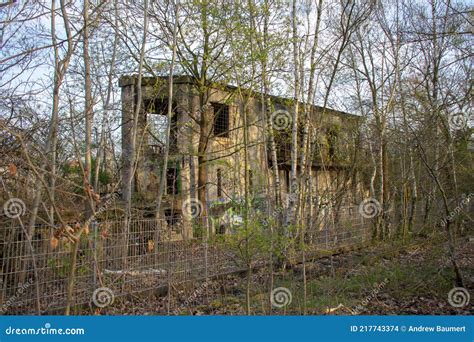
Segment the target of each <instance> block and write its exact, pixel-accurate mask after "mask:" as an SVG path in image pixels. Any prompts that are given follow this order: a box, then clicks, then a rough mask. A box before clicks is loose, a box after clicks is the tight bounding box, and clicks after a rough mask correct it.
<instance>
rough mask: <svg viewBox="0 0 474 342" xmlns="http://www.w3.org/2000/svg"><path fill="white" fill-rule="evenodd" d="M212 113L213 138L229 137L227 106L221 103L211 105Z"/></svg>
mask: <svg viewBox="0 0 474 342" xmlns="http://www.w3.org/2000/svg"><path fill="white" fill-rule="evenodd" d="M212 109H213V111H214V136H216V137H224V138H228V137H229V106H227V105H225V104H221V103H215V102H213V103H212Z"/></svg>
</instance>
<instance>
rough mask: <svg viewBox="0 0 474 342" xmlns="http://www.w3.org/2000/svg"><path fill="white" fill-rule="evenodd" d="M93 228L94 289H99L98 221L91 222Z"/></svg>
mask: <svg viewBox="0 0 474 342" xmlns="http://www.w3.org/2000/svg"><path fill="white" fill-rule="evenodd" d="M91 228H92V253H93V255H94V262H93V269H94V271H93V273H92V284H93V286H94V289H96V288H97V270H98V268H99V264H98V262H97V229H98V224H97V221H92V222H91Z"/></svg>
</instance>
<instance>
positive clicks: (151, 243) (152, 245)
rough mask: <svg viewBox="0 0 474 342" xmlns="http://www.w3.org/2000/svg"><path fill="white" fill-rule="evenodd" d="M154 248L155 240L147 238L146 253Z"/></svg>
mask: <svg viewBox="0 0 474 342" xmlns="http://www.w3.org/2000/svg"><path fill="white" fill-rule="evenodd" d="M154 249H155V241H153V240H148V244H147V250H148V253H151V252H153V250H154Z"/></svg>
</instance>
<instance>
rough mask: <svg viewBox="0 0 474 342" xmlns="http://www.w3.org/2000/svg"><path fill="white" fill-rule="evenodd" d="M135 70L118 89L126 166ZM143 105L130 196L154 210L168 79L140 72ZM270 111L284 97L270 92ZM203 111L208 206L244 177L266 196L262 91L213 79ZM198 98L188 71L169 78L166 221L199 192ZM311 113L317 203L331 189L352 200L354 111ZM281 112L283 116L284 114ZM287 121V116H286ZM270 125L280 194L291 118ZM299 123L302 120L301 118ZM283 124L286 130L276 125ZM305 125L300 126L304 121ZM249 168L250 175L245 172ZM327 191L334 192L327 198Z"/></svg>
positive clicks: (282, 104)
mask: <svg viewBox="0 0 474 342" xmlns="http://www.w3.org/2000/svg"><path fill="white" fill-rule="evenodd" d="M136 83H137V77H136V76H125V77H122V78H121V79H120V83H119V85H120V87H121V91H122V151H123V153H122V158H123V165H124V169H125V167H126V165H130V158H129V156H128V155H127V153H126V151H127V147H128V146H129V145H130V143H131V139H132V137H131V127H132V125H133V115H134V110H135V104H136V103H137V94H136ZM141 91H142V108H141V110H140V115H139V117H138V128H137V146H138V147H137V155H138V160H137V165H136V171H135V173H134V178H133V185H132V194H133V199H134V200H136V201H138V202H141V203H143V207H144V209H146V207H147V205H148V206H149V207H150V209H151V210H154V203H155V200H156V196H157V193H158V189H159V183H160V174H161V168H162V167H163V153H164V149H165V127H166V126H167V124H168V121H167V106H168V100H167V98H168V95H167V94H168V78H167V77H157V78H152V77H144V78H142V90H141ZM271 102H272V107H273V108H272V112H278V111H279V112H285V111H288V112H289V113H291V110H292V105H291V101H290V102H289V100H288V99H285V98H280V97H275V96H271ZM206 103H207V105H206V106H205V107H204V112H205V113H206V115H209V117H211V118H212V121H211V124H210V126H212V127H211V128H210V129H209V135H208V137H207V138H208V139H207V140H206V143H207V145H208V146H207V149H206V151H207V152H206V170H207V186H206V198H207V205H208V206H212V205H213V203H218V202H220V203H225V202H227V201H230V200H232V199H233V200H235V199H239V198H242V196H243V194H244V182H245V177H246V176H247V177H248V182H249V183H248V184H249V189H250V193H251V195H252V196H263V195H264V193H265V191H264V190H265V189H269V188H270V187H271V186H272V177H271V167H272V160H271V158H270V153H269V151H268V150H267V146H268V144H265V139H268V137H267V134H265V131H266V125H265V123H266V121H265V116H264V115H263V113H262V105H261V103H262V96H261V94H259V93H250V92H242V91H238V88H236V87H233V86H216V87H215V88H214V87H212V88H210V89H209V90H208V92H207V99H206ZM199 104H200V99H199V96H198V93H197V90H196V84H195V83H194V82H193V80H192V79H191V78H189V77H183V76H180V77H174V82H173V104H172V108H173V114H172V120H171V126H170V127H171V133H170V150H169V161H168V167H167V170H166V186H165V192H164V196H163V201H162V205H161V208H162V210H161V211H162V214H163V215H164V217H166V218H168V219H169V220H170V222H171V221H173V220H175V219H178V218H179V217H181V214H182V204H183V201H186V200H188V199H189V198H196V197H197V168H198V166H197V165H198V164H197V163H198V161H197V158H198V144H199V135H200V134H199V126H198V124H197V122H196V120H195V119H196V117H199V113H200V109H201V108H200V105H199ZM311 108H312V113H313V116H314V117H311V120H313V121H314V124H315V125H316V122H318V124H317V125H319V126H320V129H319V131H318V132H319V134H318V140H316V141H314V142H312V143H311V151H312V153H314V156H313V157H312V158H311V159H312V163H311V168H310V169H311V171H310V172H311V174H312V176H313V179H314V180H315V181H314V185H313V186H315V187H317V188H318V193H319V194H322V195H320V196H319V198H316V199H314V201H315V202H317V204H315V205H316V206H317V205H321V203H322V202H324V201H325V200H327V201H330V200H331V198H334V196H336V197H337V198H338V199H339V200H340V201H342V202H343V203H348V204H349V203H355V198H354V196H357V195H356V193H360V191H361V186H360V182H359V180H358V179H357V178H358V176H357V174H356V173H354V172H353V170H352V171H351V170H349V169H350V160H351V153H353V150H354V148H355V147H354V136H355V134H356V133H355V132H356V128H355V127H356V125H357V122H358V120H359V118H360V117H359V116H356V115H353V114H348V113H344V112H339V111H335V110H330V109H326V110H325V115H324V116H323V118H322V120H321V121H320V122H319V121H318V120H319V119H321V113H322V111H323V108H322V107H317V106H311ZM244 112H246V113H247V116H246V120H247V127H248V142H247V146H248V161H247V163H246V162H245V157H244V149H243V144H244V129H243V127H244V123H243V119H244V116H243V115H242V114H243V113H244ZM283 119H285V118H283ZM283 124H285V122H283ZM287 124H288V125H287V127H277V128H278V129H275V141H276V150H277V158H278V169H279V176H280V180H281V181H280V183H281V193H282V197H283V198H285V196H287V194H288V190H289V179H290V160H291V153H290V151H291V138H290V136H291V124H290V122H288V123H287ZM301 126H303V125H301ZM281 128H283V129H281ZM302 128H303V127H302ZM246 173H247V175H246ZM331 196H332V197H331Z"/></svg>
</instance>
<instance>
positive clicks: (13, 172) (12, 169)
mask: <svg viewBox="0 0 474 342" xmlns="http://www.w3.org/2000/svg"><path fill="white" fill-rule="evenodd" d="M8 172H9V173H10V176H12V177H15V176H16V174H17V172H18V170H17V168H16V165H15V164H13V163H10V164H8Z"/></svg>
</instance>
